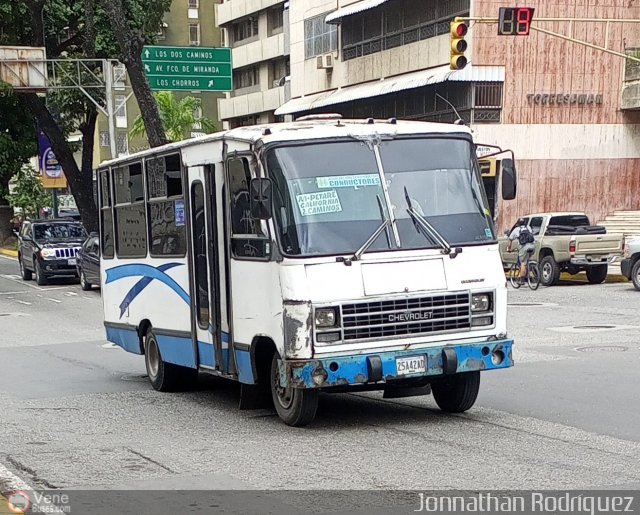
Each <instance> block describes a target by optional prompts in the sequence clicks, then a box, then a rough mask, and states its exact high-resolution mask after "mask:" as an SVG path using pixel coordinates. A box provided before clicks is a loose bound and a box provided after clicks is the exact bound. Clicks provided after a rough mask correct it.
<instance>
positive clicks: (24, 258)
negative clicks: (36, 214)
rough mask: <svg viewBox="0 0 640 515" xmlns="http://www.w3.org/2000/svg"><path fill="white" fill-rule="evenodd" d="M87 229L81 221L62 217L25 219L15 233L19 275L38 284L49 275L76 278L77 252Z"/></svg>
mask: <svg viewBox="0 0 640 515" xmlns="http://www.w3.org/2000/svg"><path fill="white" fill-rule="evenodd" d="M86 238H87V231H85V229H84V227H83V226H82V224H81V223H80V222H75V221H72V220H64V219H47V220H31V221H27V222H24V223H23V224H22V227H21V228H20V232H19V233H18V261H19V263H20V275H21V276H22V279H23V280H25V281H30V280H31V278H32V277H33V276H35V277H34V278H35V280H36V282H37V283H38V284H39V285H44V284H47V282H48V280H49V279H50V278H52V277H76V276H77V268H76V262H77V257H76V255H77V254H78V252H79V251H80V246H81V245H82V242H83V241H84V240H85V239H86Z"/></svg>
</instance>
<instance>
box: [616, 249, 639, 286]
mask: <svg viewBox="0 0 640 515" xmlns="http://www.w3.org/2000/svg"><path fill="white" fill-rule="evenodd" d="M620 270H621V271H622V275H624V276H625V277H626V278H627V279H630V280H631V281H632V282H633V286H634V287H635V289H636V290H638V291H640V238H636V239H633V240H630V241H629V242H628V243H627V245H626V246H625V248H624V259H623V260H622V261H621V262H620Z"/></svg>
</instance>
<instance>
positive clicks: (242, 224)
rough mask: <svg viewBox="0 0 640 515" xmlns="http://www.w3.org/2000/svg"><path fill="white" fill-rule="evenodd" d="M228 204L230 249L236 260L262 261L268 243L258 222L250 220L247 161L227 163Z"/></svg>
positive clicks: (249, 170) (248, 166) (248, 167)
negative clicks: (239, 258)
mask: <svg viewBox="0 0 640 515" xmlns="http://www.w3.org/2000/svg"><path fill="white" fill-rule="evenodd" d="M227 171H228V180H229V197H230V200H231V205H230V209H231V248H232V250H233V254H234V256H236V257H243V258H265V257H266V256H267V254H268V252H267V248H268V241H267V240H266V238H265V234H264V231H263V230H262V226H261V223H260V220H254V219H253V218H252V217H251V210H250V197H249V185H250V183H251V167H250V165H249V161H248V159H247V158H246V157H241V158H237V159H230V160H228V161H227Z"/></svg>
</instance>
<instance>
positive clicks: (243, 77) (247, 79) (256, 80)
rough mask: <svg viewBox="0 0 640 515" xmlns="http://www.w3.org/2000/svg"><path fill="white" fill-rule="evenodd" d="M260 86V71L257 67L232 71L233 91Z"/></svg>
mask: <svg viewBox="0 0 640 515" xmlns="http://www.w3.org/2000/svg"><path fill="white" fill-rule="evenodd" d="M259 85H260V70H259V68H258V67H257V66H247V67H246V68H240V69H238V70H233V89H236V90H237V89H243V88H250V87H252V86H259Z"/></svg>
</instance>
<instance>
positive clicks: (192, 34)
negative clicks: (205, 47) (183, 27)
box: [189, 23, 200, 46]
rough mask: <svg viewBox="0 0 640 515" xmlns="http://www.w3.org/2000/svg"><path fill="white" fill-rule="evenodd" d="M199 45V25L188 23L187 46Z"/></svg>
mask: <svg viewBox="0 0 640 515" xmlns="http://www.w3.org/2000/svg"><path fill="white" fill-rule="evenodd" d="M199 45H200V24H199V23H190V24H189V46H199Z"/></svg>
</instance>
